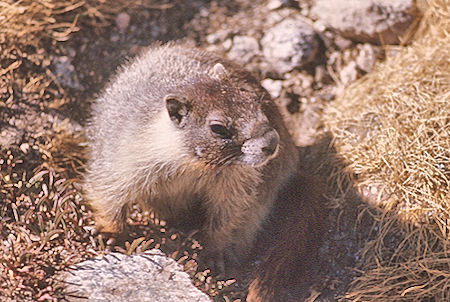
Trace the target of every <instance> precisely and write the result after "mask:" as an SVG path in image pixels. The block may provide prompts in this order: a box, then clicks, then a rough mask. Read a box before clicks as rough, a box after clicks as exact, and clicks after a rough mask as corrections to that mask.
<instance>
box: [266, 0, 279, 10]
mask: <svg viewBox="0 0 450 302" xmlns="http://www.w3.org/2000/svg"><path fill="white" fill-rule="evenodd" d="M282 6H283V1H282V0H269V2H268V3H267V8H268V9H269V10H275V9H278V8H280V7H282Z"/></svg>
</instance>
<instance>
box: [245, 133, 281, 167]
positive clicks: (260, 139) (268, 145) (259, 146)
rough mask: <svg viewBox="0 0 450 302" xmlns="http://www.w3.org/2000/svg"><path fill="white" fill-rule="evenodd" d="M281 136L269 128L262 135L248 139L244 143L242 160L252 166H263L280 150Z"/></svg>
mask: <svg viewBox="0 0 450 302" xmlns="http://www.w3.org/2000/svg"><path fill="white" fill-rule="evenodd" d="M279 141H280V136H279V135H278V132H277V131H276V130H275V129H273V128H269V129H267V130H266V131H265V132H263V134H262V135H260V136H257V137H253V138H251V139H248V140H247V141H245V142H244V143H243V144H242V148H241V151H242V153H243V157H242V161H243V162H245V163H247V164H251V165H252V166H261V165H263V164H265V163H266V162H267V161H269V160H270V159H272V158H274V157H275V156H276V154H277V151H278V145H279Z"/></svg>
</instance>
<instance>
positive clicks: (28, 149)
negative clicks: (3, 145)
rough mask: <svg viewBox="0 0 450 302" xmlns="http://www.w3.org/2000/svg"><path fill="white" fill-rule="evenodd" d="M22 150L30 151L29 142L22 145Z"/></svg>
mask: <svg viewBox="0 0 450 302" xmlns="http://www.w3.org/2000/svg"><path fill="white" fill-rule="evenodd" d="M19 148H20V150H22V152H23V153H25V154H26V153H28V151H30V145H29V144H27V143H23V144H21V145H20V147H19Z"/></svg>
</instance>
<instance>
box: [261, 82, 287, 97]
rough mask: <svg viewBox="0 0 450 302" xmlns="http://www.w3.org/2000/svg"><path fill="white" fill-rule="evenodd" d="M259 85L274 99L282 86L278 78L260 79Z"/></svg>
mask: <svg viewBox="0 0 450 302" xmlns="http://www.w3.org/2000/svg"><path fill="white" fill-rule="evenodd" d="M261 85H262V86H263V87H264V88H265V89H266V90H267V91H268V92H269V93H270V96H271V97H272V98H273V99H276V98H277V97H279V96H280V95H281V89H282V88H283V82H282V81H280V80H272V79H264V80H262V81H261Z"/></svg>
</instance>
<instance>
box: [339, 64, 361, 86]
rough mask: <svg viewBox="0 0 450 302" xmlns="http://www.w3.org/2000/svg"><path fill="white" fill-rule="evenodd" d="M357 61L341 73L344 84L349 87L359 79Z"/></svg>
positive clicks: (348, 65)
mask: <svg viewBox="0 0 450 302" xmlns="http://www.w3.org/2000/svg"><path fill="white" fill-rule="evenodd" d="M356 67H357V66H356V63H355V61H351V62H350V63H348V64H347V65H346V66H345V67H344V68H342V70H341V71H340V72H339V76H340V79H341V82H342V84H344V85H348V84H350V83H351V82H353V81H354V80H356V78H357V77H358V70H357V68H356Z"/></svg>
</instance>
